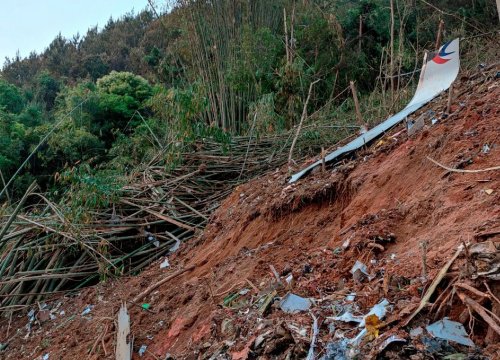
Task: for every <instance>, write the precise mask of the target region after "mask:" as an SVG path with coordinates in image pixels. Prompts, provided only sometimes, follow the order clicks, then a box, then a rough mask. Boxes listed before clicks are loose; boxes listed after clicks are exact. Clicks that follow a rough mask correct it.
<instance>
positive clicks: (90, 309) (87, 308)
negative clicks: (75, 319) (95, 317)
mask: <svg viewBox="0 0 500 360" xmlns="http://www.w3.org/2000/svg"><path fill="white" fill-rule="evenodd" d="M93 308H94V305H87V306H86V307H85V309H83V311H82V314H81V315H82V316H85V315H88V314H90V312H91V311H92V309H93Z"/></svg>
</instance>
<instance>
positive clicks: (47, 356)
mask: <svg viewBox="0 0 500 360" xmlns="http://www.w3.org/2000/svg"><path fill="white" fill-rule="evenodd" d="M49 357H50V354H49V353H47V354H44V355H43V356H42V360H49Z"/></svg>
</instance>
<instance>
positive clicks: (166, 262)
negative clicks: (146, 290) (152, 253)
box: [160, 258, 170, 269]
mask: <svg viewBox="0 0 500 360" xmlns="http://www.w3.org/2000/svg"><path fill="white" fill-rule="evenodd" d="M168 267H170V263H169V262H168V258H165V260H163V262H162V263H161V264H160V269H165V268H168Z"/></svg>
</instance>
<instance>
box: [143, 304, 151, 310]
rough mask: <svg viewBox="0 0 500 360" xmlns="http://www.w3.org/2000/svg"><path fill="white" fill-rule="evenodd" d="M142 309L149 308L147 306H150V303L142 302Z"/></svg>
mask: <svg viewBox="0 0 500 360" xmlns="http://www.w3.org/2000/svg"><path fill="white" fill-rule="evenodd" d="M141 307H142V308H143V309H144V310H149V308H150V307H151V304H148V303H144V304H142V306H141Z"/></svg>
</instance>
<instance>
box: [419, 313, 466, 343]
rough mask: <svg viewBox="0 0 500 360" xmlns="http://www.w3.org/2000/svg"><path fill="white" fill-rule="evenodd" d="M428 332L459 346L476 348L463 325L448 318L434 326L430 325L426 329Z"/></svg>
mask: <svg viewBox="0 0 500 360" xmlns="http://www.w3.org/2000/svg"><path fill="white" fill-rule="evenodd" d="M426 330H427V331H428V332H429V334H431V335H432V336H434V337H437V338H440V339H443V340H448V341H453V342H456V343H457V344H461V345H465V346H474V343H473V342H472V340H471V339H469V336H468V335H467V332H466V331H465V328H464V326H463V325H462V324H460V323H459V322H456V321H451V320H449V319H448V318H444V319H442V320H439V321H437V322H435V323H434V324H430V325H429V326H427V327H426Z"/></svg>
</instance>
